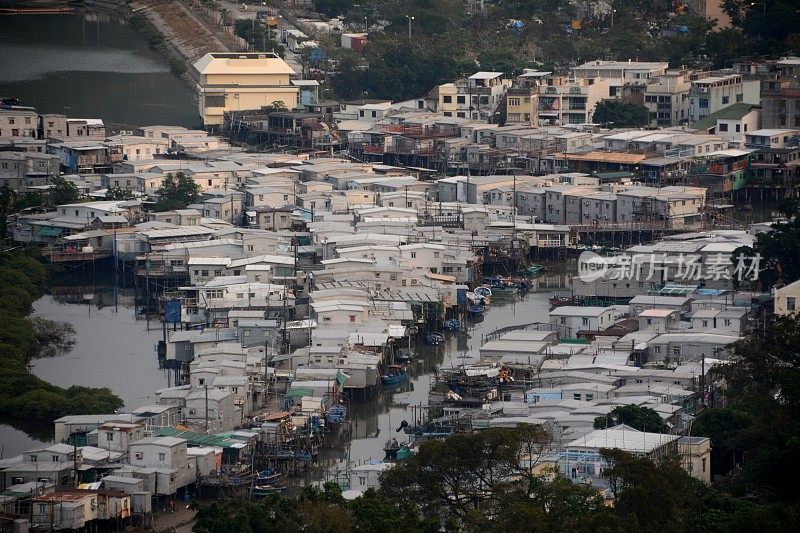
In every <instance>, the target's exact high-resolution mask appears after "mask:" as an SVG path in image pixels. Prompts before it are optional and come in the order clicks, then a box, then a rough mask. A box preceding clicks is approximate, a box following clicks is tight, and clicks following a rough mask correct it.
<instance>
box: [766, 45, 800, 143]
mask: <svg viewBox="0 0 800 533" xmlns="http://www.w3.org/2000/svg"><path fill="white" fill-rule="evenodd" d="M798 63H800V60H798ZM785 70H787V72H789V71H788V69H785ZM761 108H762V111H761V125H762V127H764V128H800V81H798V80H797V79H796V78H795V79H793V80H792V79H779V80H768V81H763V82H761Z"/></svg>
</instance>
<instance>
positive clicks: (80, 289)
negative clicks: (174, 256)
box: [0, 270, 568, 462]
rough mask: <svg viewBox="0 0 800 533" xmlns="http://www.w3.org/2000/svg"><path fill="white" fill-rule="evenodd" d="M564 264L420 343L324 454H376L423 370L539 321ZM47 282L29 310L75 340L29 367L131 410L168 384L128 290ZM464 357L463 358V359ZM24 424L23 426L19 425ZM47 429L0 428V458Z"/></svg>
mask: <svg viewBox="0 0 800 533" xmlns="http://www.w3.org/2000/svg"><path fill="white" fill-rule="evenodd" d="M567 275H568V274H567V273H566V270H563V271H561V272H551V273H548V274H547V275H545V276H543V277H541V278H539V279H538V280H537V284H538V288H537V290H536V291H535V292H530V293H528V294H527V295H525V297H524V298H522V299H519V300H517V301H514V302H511V301H496V302H494V304H493V305H492V307H491V308H490V309H489V310H488V311H487V313H486V315H485V316H484V317H483V318H482V319H481V320H479V321H468V322H467V323H466V325H467V328H465V330H464V331H462V332H460V333H452V334H448V335H447V343H446V344H445V345H443V346H440V347H431V346H421V347H419V349H418V350H417V358H416V360H415V361H414V362H413V363H412V364H411V365H410V368H409V373H410V374H411V376H412V378H411V380H410V381H409V383H408V384H407V385H406V386H404V387H402V388H400V389H397V390H395V391H386V392H382V393H380V394H379V395H378V396H376V397H374V398H372V399H371V400H369V401H365V402H353V404H352V405H351V412H350V416H351V418H352V420H353V439H352V441H351V443H350V448H349V450H347V449H346V448H345V449H341V450H334V451H333V452H332V458H337V459H345V458H346V457H347V456H348V455H349V459H350V460H351V461H355V462H359V461H363V460H367V459H370V458H372V459H381V458H383V445H384V442H385V441H386V439H388V438H389V437H390V436H392V435H396V433H395V432H394V429H395V428H396V427H397V426H398V425H399V424H400V422H401V421H403V420H408V421H409V422H411V421H413V416H414V415H413V406H415V405H425V404H427V400H428V392H429V388H430V382H431V375H432V373H433V372H434V370H435V369H436V368H443V367H450V366H452V365H460V364H462V363H463V362H469V361H474V360H476V358H477V355H478V348H480V345H481V341H482V337H483V336H484V335H486V334H487V333H491V332H493V331H495V330H496V329H498V328H502V327H506V326H511V325H516V324H527V323H531V322H537V321H545V322H546V321H547V318H548V315H547V311H548V309H549V307H548V301H547V298H548V296H549V295H550V294H551V292H552V291H554V290H562V291H563V290H564V289H563V287H565V283H566V280H567ZM60 283H62V284H60V285H53V286H52V287H51V288H50V293H49V294H48V295H46V296H44V297H43V298H41V299H39V300H38V301H37V302H35V304H34V314H35V315H36V316H41V317H44V318H49V319H52V320H63V321H67V322H69V323H70V324H72V325H73V326H74V328H75V332H76V339H75V340H76V343H75V346H74V348H73V349H72V351H71V352H70V353H68V354H65V355H63V356H60V357H56V358H52V359H38V360H36V361H35V366H34V368H33V372H34V373H35V374H36V375H37V376H39V377H40V378H42V379H45V380H47V381H49V382H51V383H53V384H55V385H59V386H62V387H69V386H71V385H85V386H89V387H108V388H110V389H111V390H112V391H114V393H115V394H117V395H118V396H119V397H120V398H122V400H123V401H124V402H125V408H126V409H133V408H136V407H139V406H141V405H145V404H147V403H152V402H154V401H155V398H154V395H153V393H154V392H155V391H156V390H157V389H159V388H163V387H167V386H169V385H170V383H169V378H168V374H167V373H166V372H165V371H164V370H161V369H159V368H158V361H157V358H156V355H155V344H156V343H157V342H158V340H159V339H160V338H161V336H162V330H161V325H160V323H158V322H153V321H151V322H148V321H146V320H144V319H142V318H141V317H139V316H137V313H136V307H135V305H134V298H133V291H132V289H121V288H119V287H116V286H115V285H114V284H113V283H111V282H110V281H108V280H102V279H98V280H96V281H95V282H94V283H91V282H90V281H87V280H72V283H70V284H67V283H66V282H64V281H62V282H60ZM465 356H467V357H466V358H465ZM26 430H27V428H26ZM51 432H52V428H50V427H48V428H35V430H29V431H28V434H26V433H25V432H23V431H20V430H18V429H14V428H11V427H9V426H0V446H2V447H4V448H3V453H4V456H5V457H8V456H10V455H14V454H18V453H20V452H22V451H24V450H25V449H28V448H30V447H31V446H36V445H37V444H38V443H39V442H41V441H40V440H37V438H36V437H38V438H39V439H42V440H44V441H47V439H48V437H49V435H51Z"/></svg>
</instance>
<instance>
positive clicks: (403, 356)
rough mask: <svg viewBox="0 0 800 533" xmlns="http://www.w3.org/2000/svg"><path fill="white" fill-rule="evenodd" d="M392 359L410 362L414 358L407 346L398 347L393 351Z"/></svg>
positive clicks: (404, 362) (405, 362)
mask: <svg viewBox="0 0 800 533" xmlns="http://www.w3.org/2000/svg"><path fill="white" fill-rule="evenodd" d="M394 360H395V361H396V362H398V363H403V364H407V363H410V362H411V361H413V360H414V352H412V351H411V350H409V349H408V348H400V349H399V350H397V351H396V352H395V353H394Z"/></svg>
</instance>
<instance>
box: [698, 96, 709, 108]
mask: <svg viewBox="0 0 800 533" xmlns="http://www.w3.org/2000/svg"><path fill="white" fill-rule="evenodd" d="M700 108H701V109H708V98H700Z"/></svg>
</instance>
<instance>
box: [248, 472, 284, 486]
mask: <svg viewBox="0 0 800 533" xmlns="http://www.w3.org/2000/svg"><path fill="white" fill-rule="evenodd" d="M281 476H282V474H281V473H280V472H275V471H274V470H272V469H271V468H268V469H267V470H262V471H261V472H259V473H258V477H257V478H256V481H255V484H256V485H272V484H274V483H275V482H276V481H278V480H279V479H280V478H281Z"/></svg>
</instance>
